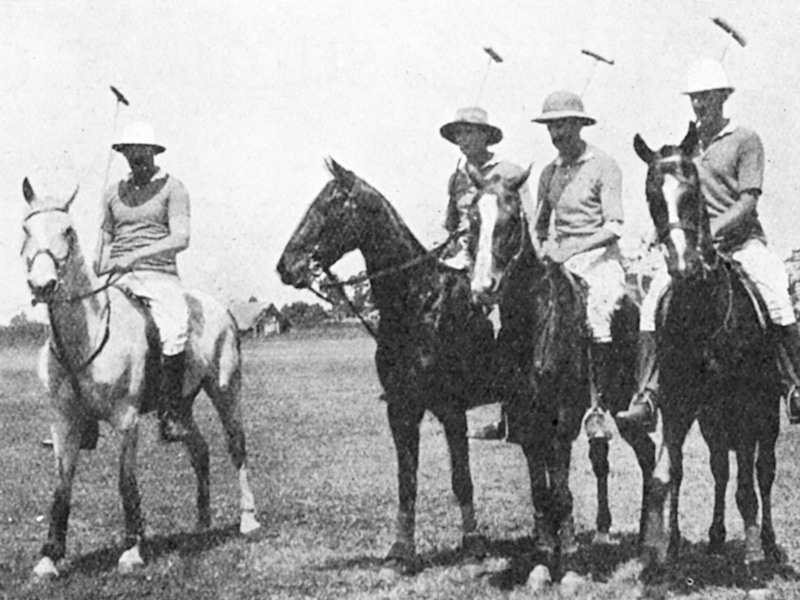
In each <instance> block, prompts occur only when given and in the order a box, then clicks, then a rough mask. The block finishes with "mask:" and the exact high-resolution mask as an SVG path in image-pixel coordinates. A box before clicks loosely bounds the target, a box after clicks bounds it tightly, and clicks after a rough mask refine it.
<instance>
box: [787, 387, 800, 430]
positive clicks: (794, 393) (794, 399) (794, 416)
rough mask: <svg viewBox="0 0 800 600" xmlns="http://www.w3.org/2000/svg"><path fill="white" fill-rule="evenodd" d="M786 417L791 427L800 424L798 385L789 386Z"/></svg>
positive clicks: (799, 389) (799, 390)
mask: <svg viewBox="0 0 800 600" xmlns="http://www.w3.org/2000/svg"><path fill="white" fill-rule="evenodd" d="M786 415H787V416H788V417H789V423H790V424H791V425H797V424H798V423H800V388H798V386H797V384H796V383H793V384H792V385H791V386H789V391H788V392H786Z"/></svg>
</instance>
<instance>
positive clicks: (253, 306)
mask: <svg viewBox="0 0 800 600" xmlns="http://www.w3.org/2000/svg"><path fill="white" fill-rule="evenodd" d="M230 311H231V314H232V315H233V318H234V319H235V320H236V326H237V327H238V329H239V333H240V334H241V336H242V337H254V338H262V337H268V336H271V335H279V334H281V333H284V332H285V331H287V330H288V329H289V328H290V327H291V323H289V321H288V320H287V319H286V318H284V317H283V315H281V312H280V311H279V310H278V309H277V308H275V305H274V304H272V303H271V302H259V301H258V300H256V299H254V298H251V299H250V301H249V302H234V303H233V304H232V305H231V306H230Z"/></svg>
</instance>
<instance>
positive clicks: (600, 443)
mask: <svg viewBox="0 0 800 600" xmlns="http://www.w3.org/2000/svg"><path fill="white" fill-rule="evenodd" d="M529 175H530V169H528V170H527V171H525V172H523V173H521V174H520V175H519V176H516V177H512V178H502V177H496V176H495V177H492V178H490V179H488V180H486V179H484V178H483V176H482V175H481V174H480V172H478V171H477V170H474V169H472V170H470V176H471V177H472V180H473V182H474V183H475V185H476V187H477V188H478V194H477V195H476V198H475V200H474V201H473V204H472V206H471V207H470V214H471V222H472V223H473V227H474V228H475V230H476V231H475V233H474V234H475V236H476V237H477V239H478V245H477V255H476V259H475V268H474V270H473V273H472V279H471V291H472V293H473V295H474V297H475V300H476V301H477V302H484V303H487V304H492V303H495V302H496V303H497V304H498V306H499V311H500V331H499V333H498V340H497V353H498V355H502V356H504V357H505V358H503V359H501V360H499V364H500V365H511V366H512V370H511V372H510V373H507V374H506V376H500V375H498V380H499V381H505V382H507V384H506V388H505V390H503V391H502V392H500V394H501V395H502V396H503V397H504V399H505V400H504V401H505V406H506V413H507V418H508V424H509V427H508V429H509V434H508V440H509V441H511V442H514V443H517V444H519V445H520V446H521V448H522V451H523V453H524V455H525V458H526V461H527V465H528V472H529V475H530V482H531V495H532V500H533V508H534V517H535V519H534V542H535V545H536V547H537V549H538V550H540V551H541V552H542V553H543V554H544V555H545V557H546V561H547V562H551V563H552V564H553V565H554V566H556V567H566V566H568V562H569V561H568V560H567V561H566V562H564V563H563V564H562V563H561V562H560V558H566V559H569V558H570V556H571V555H573V554H574V553H575V551H576V550H577V544H576V541H575V525H574V519H573V516H572V504H573V501H572V494H571V492H570V489H569V469H570V455H571V450H572V443H573V442H574V440H575V439H576V438H577V436H578V434H579V432H580V429H581V423H582V419H583V415H584V414H585V413H586V411H587V409H588V408H589V406H590V399H591V394H594V393H597V390H595V389H593V387H594V378H593V377H592V376H591V372H590V371H591V360H590V341H591V339H590V338H591V336H590V332H589V330H588V324H587V318H586V305H585V290H584V287H583V285H584V284H583V282H582V281H581V280H580V279H579V278H576V277H575V276H574V275H572V274H570V273H569V272H568V271H567V270H566V269H565V268H564V267H563V266H561V265H558V264H555V263H553V262H551V261H547V260H545V259H543V258H542V257H541V255H540V252H539V250H538V249H537V248H536V247H535V246H534V245H533V241H532V238H531V234H530V230H529V226H528V219H527V217H526V215H525V212H524V209H523V206H522V202H521V200H520V197H519V194H518V193H517V190H518V189H519V188H520V187H521V186H522V185H523V184H524V183H525V181H526V180H527V178H528V176H529ZM637 329H638V308H637V306H636V304H635V303H634V302H633V300H632V299H631V298H629V297H628V296H627V295H626V296H625V297H624V298H623V300H622V302H621V303H620V306H619V307H618V309H617V310H616V311H615V314H614V317H613V319H612V338H613V343H612V356H613V358H612V360H613V372H612V375H611V376H610V377H609V381H608V385H607V390H606V393H605V395H604V405H605V407H606V409H607V410H608V411H609V412H610V413H611V414H615V413H616V412H619V411H620V410H622V409H623V408H625V407H627V404H628V401H629V400H630V398H631V396H632V393H633V389H634V384H635V381H634V367H635V344H636V331H637ZM618 429H619V432H620V435H621V436H622V437H623V439H625V440H626V441H627V442H628V444H630V446H631V447H632V448H633V450H634V452H635V454H636V457H637V460H638V463H639V466H640V468H641V470H642V482H643V483H642V501H643V503H644V499H645V498H646V497H647V495H648V491H649V490H648V487H649V483H650V475H651V473H652V469H653V467H654V465H655V444H654V442H653V440H652V439H651V438H650V437H649V435H648V434H647V432H646V431H645V430H644V429H643V428H641V427H640V426H635V425H633V426H631V425H626V424H624V423H622V422H619V423H618ZM608 451H609V442H608V440H607V439H605V438H592V439H590V450H589V456H590V460H591V463H592V468H593V471H594V474H595V476H596V479H597V497H598V510H597V518H596V532H595V538H594V542H595V543H597V544H607V543H609V541H610V538H609V530H610V528H611V524H612V518H611V512H610V509H609V504H608V475H609V462H608ZM641 519H642V520H640V539H641V530H642V529H643V519H644V512H642V513H641ZM554 556H555V557H556V559H555V560H551V559H552V558H553V557H554ZM543 566H544V565H543ZM545 568H546V567H545ZM536 572H537V570H534V573H536ZM548 576H549V575H548Z"/></svg>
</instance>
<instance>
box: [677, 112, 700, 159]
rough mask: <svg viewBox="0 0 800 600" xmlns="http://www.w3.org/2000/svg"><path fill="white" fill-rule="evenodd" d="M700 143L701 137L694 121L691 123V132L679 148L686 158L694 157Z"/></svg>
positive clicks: (687, 133)
mask: <svg viewBox="0 0 800 600" xmlns="http://www.w3.org/2000/svg"><path fill="white" fill-rule="evenodd" d="M699 142H700V136H699V135H697V125H695V123H694V121H689V130H688V131H687V132H686V136H685V137H684V138H683V141H682V142H681V143H680V146H679V147H680V149H681V153H683V155H684V156H693V155H694V152H695V150H696V149H697V144H698V143H699Z"/></svg>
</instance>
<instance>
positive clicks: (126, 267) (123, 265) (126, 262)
mask: <svg viewBox="0 0 800 600" xmlns="http://www.w3.org/2000/svg"><path fill="white" fill-rule="evenodd" d="M135 263H136V259H135V258H134V257H132V256H120V257H118V258H114V259H112V260H111V262H110V264H109V265H108V271H107V272H108V273H127V272H128V271H130V270H131V269H132V268H133V265H134V264H135Z"/></svg>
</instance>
